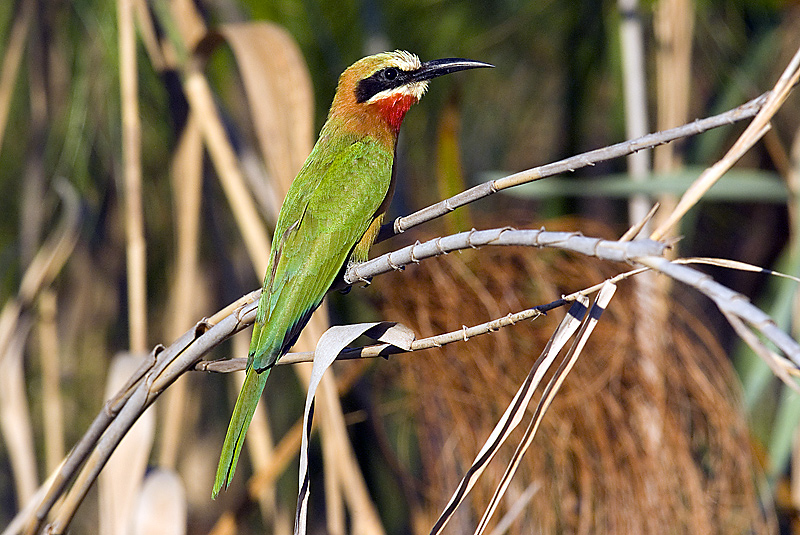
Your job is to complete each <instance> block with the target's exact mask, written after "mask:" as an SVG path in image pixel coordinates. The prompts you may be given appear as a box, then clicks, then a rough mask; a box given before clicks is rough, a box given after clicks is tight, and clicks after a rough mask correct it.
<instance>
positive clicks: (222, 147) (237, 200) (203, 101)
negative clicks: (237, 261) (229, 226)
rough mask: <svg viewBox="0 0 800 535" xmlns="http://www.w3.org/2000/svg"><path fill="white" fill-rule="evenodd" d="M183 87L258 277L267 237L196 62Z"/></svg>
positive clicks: (265, 255)
mask: <svg viewBox="0 0 800 535" xmlns="http://www.w3.org/2000/svg"><path fill="white" fill-rule="evenodd" d="M183 89H184V91H185V93H186V98H187V100H188V101H189V106H190V108H191V110H192V113H193V114H194V116H195V117H197V119H198V122H199V123H200V130H201V132H202V133H203V140H204V141H205V145H206V148H207V149H208V152H209V154H210V155H211V161H212V162H213V164H214V167H215V169H216V170H217V174H218V178H219V180H220V184H221V185H222V189H223V191H224V192H225V195H226V197H227V198H228V204H229V205H230V206H231V212H232V213H233V216H234V219H235V221H236V224H237V226H238V228H239V232H240V233H241V235H242V239H243V241H244V244H245V247H246V249H247V252H248V255H249V256H250V261H251V262H252V264H253V269H254V271H255V272H256V274H257V275H256V276H257V277H261V275H262V274H263V273H265V272H266V270H267V264H269V250H270V239H269V235H268V234H267V230H266V228H265V227H264V224H263V222H262V219H261V216H260V215H259V213H258V210H257V209H256V206H255V202H254V201H253V197H252V195H251V194H250V192H249V191H248V189H247V186H246V185H245V179H244V176H243V175H242V172H241V170H240V168H239V163H238V159H237V157H236V153H235V152H234V150H233V147H232V146H231V144H230V141H229V140H228V136H227V134H226V133H225V127H224V126H223V124H222V120H221V119H220V117H219V114H218V112H217V108H216V106H215V104H214V97H213V94H212V92H211V88H210V87H209V85H208V81H207V80H206V78H205V76H204V75H203V73H202V72H201V71H200V70H199V67H198V66H196V65H193V66H190V67H189V68H188V69H187V72H186V75H185V77H184V80H183Z"/></svg>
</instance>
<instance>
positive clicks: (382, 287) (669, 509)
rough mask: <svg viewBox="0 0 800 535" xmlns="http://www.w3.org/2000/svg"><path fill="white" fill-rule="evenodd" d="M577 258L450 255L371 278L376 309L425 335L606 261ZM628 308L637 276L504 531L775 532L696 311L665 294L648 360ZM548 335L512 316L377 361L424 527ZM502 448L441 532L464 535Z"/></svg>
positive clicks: (528, 465) (548, 424)
mask: <svg viewBox="0 0 800 535" xmlns="http://www.w3.org/2000/svg"><path fill="white" fill-rule="evenodd" d="M579 226H580V227H581V228H586V227H587V225H586V224H585V223H581V224H580V225H579ZM570 228H578V226H576V225H575V224H574V223H573V224H571V225H570ZM587 232H590V233H592V234H598V232H596V229H592V230H587ZM606 234H607V232H606ZM576 260H577V258H576V257H574V256H572V255H568V254H564V253H559V252H549V251H548V252H545V251H539V252H537V253H536V254H533V253H531V252H530V251H529V250H528V251H523V250H515V249H510V248H502V249H501V248H497V249H491V250H489V249H483V250H482V251H481V254H480V255H477V254H476V255H468V254H459V255H454V254H451V255H449V256H446V257H443V258H442V259H441V260H440V261H436V262H426V263H423V264H421V265H419V266H414V267H413V268H410V269H409V270H407V271H406V272H405V273H404V274H402V275H400V277H401V279H399V280H398V279H393V280H392V281H391V284H386V283H384V282H383V281H380V280H379V281H376V283H375V288H377V289H378V291H379V294H380V296H379V298H378V305H379V308H380V310H381V314H382V316H383V317H387V318H391V319H392V320H397V321H401V322H403V323H406V324H407V325H409V326H411V327H412V328H413V329H415V331H416V332H418V333H419V335H420V336H425V335H429V334H431V333H435V332H440V331H443V330H448V329H453V328H458V326H459V325H460V324H461V323H464V322H465V321H480V320H482V319H485V318H487V317H493V316H496V315H497V312H498V309H499V310H500V311H504V310H516V309H519V308H523V307H527V306H531V304H536V303H541V302H546V301H549V300H552V299H555V298H557V297H560V295H561V294H562V293H567V292H569V291H574V290H575V289H577V288H580V287H583V286H587V285H589V284H592V283H595V282H598V281H600V280H602V279H603V278H606V277H609V276H612V275H613V274H614V273H615V272H616V271H617V270H616V268H615V267H614V266H611V265H608V264H604V263H602V262H599V261H596V260H594V259H585V258H583V259H581V261H580V262H579V261H576ZM636 305H637V303H636V302H635V300H634V292H633V291H632V287H631V286H630V285H627V287H626V285H622V286H621V287H620V291H619V292H618V295H617V299H616V306H614V307H611V309H609V310H607V311H606V314H605V315H604V319H603V321H602V322H600V325H599V326H598V328H597V332H596V333H595V334H594V336H593V337H592V338H591V340H590V342H589V344H588V347H587V349H586V350H584V354H583V356H582V358H581V359H580V360H579V362H578V364H577V365H576V366H575V368H574V370H573V371H572V374H571V376H570V377H569V378H568V379H567V381H566V382H565V384H564V387H563V389H562V391H561V393H560V395H559V396H557V397H556V399H555V401H554V402H553V405H552V406H551V408H550V411H549V414H548V415H547V416H546V417H545V419H544V422H543V424H542V427H541V429H540V431H539V437H538V438H537V439H536V441H535V443H534V446H533V448H532V449H533V450H534V451H530V452H529V453H528V455H527V457H526V459H525V460H524V461H523V466H521V467H520V470H519V474H518V476H517V478H516V481H514V482H512V486H511V488H510V489H509V493H508V498H507V501H506V503H505V504H504V505H502V506H501V508H502V507H508V506H509V505H508V504H513V503H514V502H515V501H516V500H517V499H519V498H520V497H523V496H524V493H525V491H526V487H528V486H529V485H530V484H538V485H540V487H541V488H540V490H539V491H538V492H536V493H534V495H533V497H532V498H531V501H530V505H529V506H527V508H526V510H525V511H524V512H523V513H522V514H521V516H520V517H519V520H517V521H516V522H514V523H513V524H512V526H513V527H512V528H511V530H510V531H509V532H510V533H530V532H532V531H541V532H544V533H556V532H558V533H664V532H670V533H699V532H703V533H726V534H727V533H767V532H770V531H771V530H773V529H774V525H773V524H772V520H771V519H770V518H771V517H770V518H766V517H765V516H764V514H763V512H762V504H761V503H760V501H759V496H758V491H757V478H758V468H757V465H756V462H755V459H754V457H753V452H752V451H751V449H750V447H749V442H748V434H747V427H746V424H745V421H744V418H743V416H742V414H741V410H740V400H739V393H738V385H737V383H736V381H735V378H734V375H733V371H732V368H731V365H730V362H729V361H728V360H727V358H726V357H725V354H724V353H723V352H722V349H721V348H720V346H719V343H718V342H717V341H716V340H715V338H714V336H713V335H712V333H711V332H710V331H709V330H708V329H707V328H706V327H705V324H704V320H703V319H702V318H700V317H697V316H696V315H695V314H693V313H692V312H690V311H689V309H688V308H687V307H686V306H684V304H682V303H681V302H680V301H679V300H677V299H672V300H671V301H670V303H669V310H670V315H669V318H670V321H669V323H668V324H667V325H665V326H664V329H663V331H662V332H661V333H653V335H654V336H655V335H656V334H659V335H660V336H663V337H664V339H665V340H666V341H667V343H666V344H665V345H664V346H663V347H664V348H665V350H664V351H663V353H662V354H661V355H659V358H658V359H654V360H653V361H652V364H653V366H654V367H655V369H650V370H647V369H645V368H644V367H643V366H641V365H640V360H639V355H637V353H636V350H635V348H636V343H635V334H634V333H635V327H636V314H632V313H626V311H633V310H637V308H636ZM553 319H555V318H553ZM551 332H552V325H550V323H549V320H546V321H544V322H541V321H537V323H535V324H530V323H526V324H521V325H519V326H517V327H515V328H514V329H504V330H502V331H500V332H497V333H495V334H494V335H493V336H488V337H480V339H474V340H471V341H470V344H471V345H470V348H471V350H470V351H463V346H461V345H460V344H456V345H450V346H446V347H444V348H442V349H440V350H438V351H437V352H436V353H429V354H428V355H426V356H425V357H424V358H421V357H416V358H409V359H405V360H403V361H400V360H399V359H398V360H395V361H393V364H389V365H386V366H382V367H381V370H382V372H381V373H385V374H386V375H384V379H386V380H393V381H394V380H397V381H399V382H400V384H402V385H403V387H404V388H405V389H407V390H408V391H409V394H410V395H409V396H408V397H407V403H408V405H409V409H410V415H411V416H410V417H411V418H413V419H414V420H415V427H416V430H417V433H418V443H419V448H420V453H421V459H422V464H423V469H424V470H423V475H422V478H421V482H420V486H419V489H418V490H419V491H420V492H421V494H422V497H423V500H422V501H423V503H424V504H425V505H424V506H423V509H424V511H418V512H417V514H420V513H421V514H422V515H423V516H424V517H426V518H428V519H429V520H430V521H431V522H432V520H433V519H434V518H435V515H437V514H438V511H439V510H441V507H442V506H443V505H444V503H445V501H446V499H447V496H449V493H450V492H451V491H452V489H453V488H454V486H455V484H456V483H457V481H458V479H459V478H460V477H461V475H462V474H463V471H464V470H465V468H466V467H467V466H469V464H470V462H471V460H472V458H473V457H474V455H475V453H476V451H477V450H478V448H479V447H480V445H481V444H482V442H483V440H484V439H485V438H486V436H487V435H488V433H489V432H490V430H491V429H492V427H493V425H494V423H495V422H496V419H497V417H498V414H499V412H500V411H502V409H503V407H504V405H505V403H506V402H507V401H508V399H510V397H511V396H512V395H513V393H514V391H515V390H516V388H517V386H518V384H517V383H518V382H519V381H520V380H521V379H522V378H523V377H524V376H525V374H526V373H527V370H528V368H529V367H530V364H531V359H534V358H535V356H536V355H537V354H538V351H537V349H536V348H537V347H541V346H542V345H543V344H544V343H545V342H546V339H547V337H548V336H549V335H550V333H551ZM521 357H522V358H521ZM645 373H652V374H656V376H657V377H658V378H659V381H658V382H659V383H660V384H662V385H663V387H664V391H663V393H662V394H658V393H656V392H652V391H650V390H648V386H647V385H650V384H652V381H650V380H647V379H648V378H647V377H644V374H645ZM654 405H655V406H656V407H657V409H658V411H657V412H656V413H655V414H657V417H656V418H653V412H652V410H650V408H651V407H653V406H654ZM511 453H512V451H511V450H510V449H508V450H506V451H505V452H501V454H500V457H501V458H502V459H501V460H500V461H499V462H495V463H493V465H491V466H490V467H489V469H488V470H487V474H486V475H485V477H484V478H483V480H482V482H481V483H479V484H478V486H476V488H475V489H474V490H473V497H472V503H473V506H474V509H473V510H472V511H470V512H469V513H465V512H462V513H461V515H460V516H457V517H456V518H454V520H453V521H452V522H453V524H455V525H454V526H451V530H453V531H452V532H455V533H462V532H467V531H471V526H474V525H475V523H476V519H477V518H478V517H479V515H480V512H481V511H482V510H483V507H484V506H485V504H486V503H487V501H488V500H489V498H490V496H491V493H492V492H493V487H494V485H495V484H496V481H497V480H498V479H499V478H500V476H501V475H502V470H503V464H504V463H503V461H504V460H506V459H507V458H508V456H510V455H511ZM465 511H466V510H465ZM501 511H502V509H501ZM431 522H428V523H427V525H430V523H431ZM423 524H426V523H424V522H423ZM534 528H535V529H534Z"/></svg>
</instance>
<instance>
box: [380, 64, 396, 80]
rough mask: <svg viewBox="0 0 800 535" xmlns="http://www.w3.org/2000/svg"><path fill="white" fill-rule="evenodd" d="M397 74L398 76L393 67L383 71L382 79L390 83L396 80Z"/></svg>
mask: <svg viewBox="0 0 800 535" xmlns="http://www.w3.org/2000/svg"><path fill="white" fill-rule="evenodd" d="M397 74H398V72H397V69H395V68H394V67H388V68H386V69H384V70H383V77H384V78H386V79H387V80H389V81H392V80H394V79H395V78H397Z"/></svg>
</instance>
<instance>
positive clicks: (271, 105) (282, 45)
mask: <svg viewBox="0 0 800 535" xmlns="http://www.w3.org/2000/svg"><path fill="white" fill-rule="evenodd" d="M217 32H218V34H219V36H221V37H222V38H224V39H225V41H226V42H227V44H228V45H229V46H230V47H231V50H232V51H233V55H234V57H235V58H236V64H237V66H238V68H239V73H240V74H241V77H242V82H243V84H244V89H245V94H246V95H247V102H248V104H249V107H250V112H251V114H250V117H251V119H252V122H253V126H254V127H255V132H256V136H257V137H258V142H259V146H260V148H261V155H262V157H263V158H264V162H265V163H266V165H267V169H268V170H269V174H270V176H271V177H272V178H273V180H275V181H276V182H277V184H278V186H279V188H278V191H280V192H281V193H282V194H283V195H285V194H286V191H288V189H289V185H290V184H291V183H292V180H294V177H295V175H296V174H297V172H298V171H299V170H300V168H301V167H302V166H303V162H305V160H306V158H307V157H308V154H309V152H311V146H312V143H313V138H314V95H313V90H312V87H311V75H310V74H309V72H308V68H307V67H306V63H305V60H304V59H303V56H302V53H301V52H300V48H299V47H298V46H297V43H296V42H295V40H294V39H293V38H292V36H291V35H290V34H289V32H287V31H286V30H285V29H284V28H282V27H280V26H278V25H276V24H272V23H269V22H250V23H246V24H223V25H222V26H220V27H219V28H218V29H217ZM283 195H281V197H282V196H283Z"/></svg>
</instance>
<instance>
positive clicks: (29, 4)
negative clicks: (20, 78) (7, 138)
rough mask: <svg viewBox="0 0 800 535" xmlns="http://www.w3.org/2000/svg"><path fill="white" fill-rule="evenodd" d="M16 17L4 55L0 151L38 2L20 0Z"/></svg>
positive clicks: (0, 73) (0, 77)
mask: <svg viewBox="0 0 800 535" xmlns="http://www.w3.org/2000/svg"><path fill="white" fill-rule="evenodd" d="M17 7H18V9H16V10H15V13H16V16H15V17H14V22H13V23H12V24H11V32H10V34H9V37H8V43H7V44H6V47H5V50H6V53H5V54H4V55H3V65H2V69H1V70H0V149H2V147H3V138H4V135H5V130H6V126H7V124H8V110H9V108H10V107H11V96H12V94H13V92H14V85H15V84H16V82H17V74H18V73H19V66H20V63H21V62H22V53H23V51H24V49H25V39H27V37H28V30H29V29H30V26H31V20H32V19H33V16H34V13H35V9H36V0H20V1H19V2H18V6H17Z"/></svg>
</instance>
